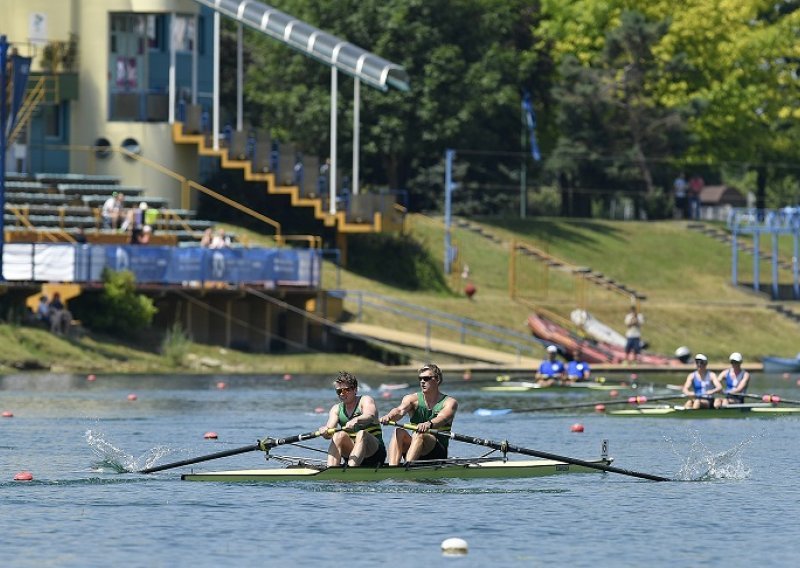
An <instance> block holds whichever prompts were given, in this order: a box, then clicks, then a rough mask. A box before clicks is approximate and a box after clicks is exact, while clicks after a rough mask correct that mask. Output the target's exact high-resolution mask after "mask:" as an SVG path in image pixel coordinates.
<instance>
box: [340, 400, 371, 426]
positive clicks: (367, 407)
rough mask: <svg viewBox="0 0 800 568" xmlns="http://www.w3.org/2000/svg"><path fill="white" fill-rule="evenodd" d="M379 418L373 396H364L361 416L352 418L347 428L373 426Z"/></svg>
mask: <svg viewBox="0 0 800 568" xmlns="http://www.w3.org/2000/svg"><path fill="white" fill-rule="evenodd" d="M377 416H378V409H377V407H376V406H375V399H373V398H372V397H371V396H366V395H364V396H362V397H361V414H360V415H358V416H354V417H353V418H351V419H350V420H349V421H348V422H347V424H346V425H345V427H346V428H353V427H355V426H357V425H359V424H371V423H372V422H374V421H375V419H376V417H377Z"/></svg>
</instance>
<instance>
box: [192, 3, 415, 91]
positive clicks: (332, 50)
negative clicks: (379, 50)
mask: <svg viewBox="0 0 800 568" xmlns="http://www.w3.org/2000/svg"><path fill="white" fill-rule="evenodd" d="M195 1H196V2H199V3H200V4H202V5H204V6H208V7H209V8H211V9H213V10H216V11H218V12H219V13H220V14H224V15H225V16H228V17H229V18H232V19H234V20H236V21H238V22H241V23H243V24H245V25H247V26H250V27H251V28H254V29H256V30H258V31H260V32H262V33H265V34H267V35H268V36H271V37H272V38H274V39H276V40H278V41H280V42H282V43H284V44H285V45H288V46H289V47H291V48H293V49H296V50H297V51H300V52H301V53H303V54H305V55H307V56H308V57H311V58H313V59H316V60H317V61H320V62H322V63H324V64H326V65H329V66H331V67H336V68H337V69H338V70H340V71H342V72H344V73H346V74H348V75H351V76H352V77H355V78H357V79H359V80H360V81H362V82H363V83H365V84H367V85H370V86H372V87H375V88H376V89H380V90H381V91H388V90H389V89H390V88H392V87H394V88H395V89H398V90H400V91H407V90H408V74H407V73H406V71H405V69H403V68H402V67H401V66H400V65H397V64H395V63H392V62H390V61H387V60H386V59H383V58H382V57H378V56H377V55H375V54H374V53H370V52H369V51H367V50H365V49H362V48H360V47H358V46H357V45H354V44H352V43H350V42H348V41H345V40H343V39H341V38H338V37H336V36H334V35H331V34H329V33H327V32H324V31H322V30H320V29H318V28H315V27H314V26H312V25H310V24H307V23H306V22H303V21H302V20H298V19H297V18H295V17H294V16H290V15H289V14H286V13H284V12H281V11H280V10H277V9H275V8H273V7H272V6H268V5H267V4H264V3H262V2H257V1H256V0H195Z"/></svg>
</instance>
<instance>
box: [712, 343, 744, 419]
mask: <svg viewBox="0 0 800 568" xmlns="http://www.w3.org/2000/svg"><path fill="white" fill-rule="evenodd" d="M728 359H729V361H730V363H731V366H730V367H728V368H727V369H725V370H724V371H722V373H720V375H719V382H720V383H721V384H722V388H723V390H724V392H725V398H715V399H714V408H719V407H720V406H728V405H729V404H742V403H743V402H744V397H743V396H741V395H743V394H744V393H745V391H746V390H747V386H748V384H749V383H750V373H749V372H747V371H745V370H744V369H742V354H741V353H738V352H735V353H731V356H730V357H728Z"/></svg>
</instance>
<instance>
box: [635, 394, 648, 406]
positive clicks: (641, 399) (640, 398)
mask: <svg viewBox="0 0 800 568" xmlns="http://www.w3.org/2000/svg"><path fill="white" fill-rule="evenodd" d="M645 402H647V397H646V396H644V395H642V396H637V397H636V404H644V403H645Z"/></svg>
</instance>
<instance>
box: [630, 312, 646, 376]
mask: <svg viewBox="0 0 800 568" xmlns="http://www.w3.org/2000/svg"><path fill="white" fill-rule="evenodd" d="M643 325H644V316H643V315H642V314H640V313H639V312H638V310H637V309H636V306H635V305H633V306H631V311H630V312H629V313H628V315H626V316H625V338H626V342H625V361H626V362H628V363H630V362H633V361H636V360H638V359H639V355H640V354H641V353H642V326H643Z"/></svg>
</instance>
